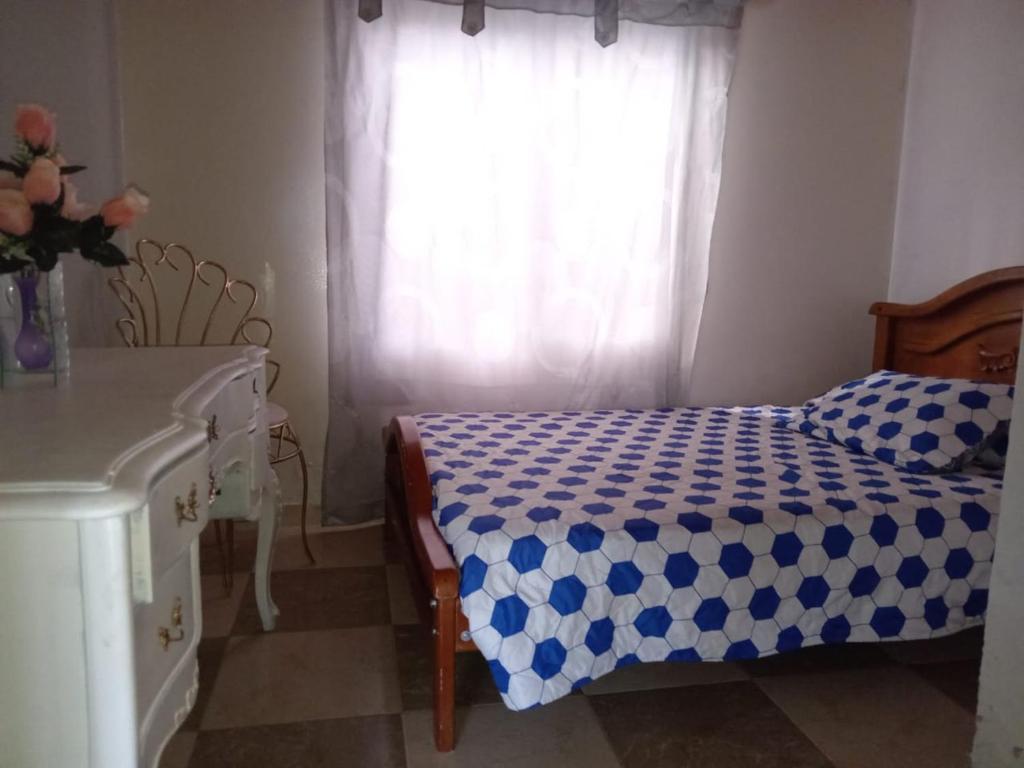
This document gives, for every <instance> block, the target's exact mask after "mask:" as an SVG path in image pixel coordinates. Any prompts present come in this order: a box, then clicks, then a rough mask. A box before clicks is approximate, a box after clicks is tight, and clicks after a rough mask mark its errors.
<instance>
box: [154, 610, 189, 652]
mask: <svg viewBox="0 0 1024 768" xmlns="http://www.w3.org/2000/svg"><path fill="white" fill-rule="evenodd" d="M174 630H177V634H176V635H171V632H172V631H174ZM156 636H157V637H158V638H159V639H160V647H161V648H163V649H164V650H165V651H166V650H167V648H168V646H169V645H170V644H171V643H179V642H181V641H182V640H184V639H185V630H184V628H183V627H182V626H181V598H180V597H175V598H174V605H173V606H172V607H171V628H170V629H168V628H167V627H157V630H156Z"/></svg>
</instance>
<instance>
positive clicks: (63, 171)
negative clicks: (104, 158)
mask: <svg viewBox="0 0 1024 768" xmlns="http://www.w3.org/2000/svg"><path fill="white" fill-rule="evenodd" d="M85 169H86V166H84V165H62V166H61V167H60V175H61V176H71V175H73V174H75V173H81V172H82V171H84V170H85Z"/></svg>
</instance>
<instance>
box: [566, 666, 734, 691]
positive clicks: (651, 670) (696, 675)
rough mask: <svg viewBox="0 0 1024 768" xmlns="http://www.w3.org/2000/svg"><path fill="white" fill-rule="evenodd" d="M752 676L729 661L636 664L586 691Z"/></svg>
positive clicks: (706, 682) (674, 685)
mask: <svg viewBox="0 0 1024 768" xmlns="http://www.w3.org/2000/svg"><path fill="white" fill-rule="evenodd" d="M748 677H749V676H748V675H747V673H746V672H744V671H743V669H742V668H741V667H740V666H739V665H737V664H730V663H728V662H722V663H717V662H715V663H711V662H708V663H703V664H688V663H684V662H678V663H673V662H663V663H661V664H633V665H632V666H629V667H624V668H623V669H617V670H615V671H614V672H612V673H611V674H608V675H605V676H604V677H602V678H600V679H598V680H596V681H594V682H593V683H590V685H587V686H586V687H584V688H583V689H582V690H583V693H585V694H586V695H588V696H598V695H602V694H606V693H622V692H624V691H649V690H653V689H655V688H677V687H682V686H687V685H709V684H713V683H731V682H734V681H736V680H746V679H747V678H748Z"/></svg>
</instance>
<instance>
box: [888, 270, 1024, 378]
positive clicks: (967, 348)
mask: <svg viewBox="0 0 1024 768" xmlns="http://www.w3.org/2000/svg"><path fill="white" fill-rule="evenodd" d="M1022 309H1024V266H1021V267H1007V268H1006V269H996V270H993V271H992V272H985V273H983V274H980V275H976V276H975V277H972V278H971V279H970V280H965V281H964V282H962V283H959V284H958V285H954V286H953V287H952V288H950V289H949V290H947V291H944V292H943V293H940V294H939V295H938V296H936V297H935V298H934V299H931V300H929V301H926V302H923V303H921V304H891V303H888V302H879V303H877V304H873V305H872V306H871V314H872V315H874V316H875V317H876V318H877V320H876V325H875V357H874V367H875V370H878V369H880V368H887V369H889V370H894V371H901V372H904V373H914V374H918V375H921V376H945V377H951V378H962V379H978V380H982V381H992V382H999V383H1002V384H1012V383H1013V382H1014V379H1015V378H1016V375H1017V350H1018V348H1019V346H1020V333H1021V315H1022Z"/></svg>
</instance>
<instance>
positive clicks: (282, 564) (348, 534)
mask: <svg viewBox="0 0 1024 768" xmlns="http://www.w3.org/2000/svg"><path fill="white" fill-rule="evenodd" d="M306 533H307V538H308V539H309V548H310V550H311V551H312V553H313V558H314V559H315V560H316V562H315V563H311V562H309V558H308V557H307V556H306V550H305V549H304V548H303V546H302V529H301V528H300V527H299V526H297V525H283V526H281V527H280V528H278V530H277V538H276V541H275V542H274V563H273V569H274V570H275V571H293V570H307V569H315V568H344V567H349V566H362V565H383V564H384V536H383V527H382V526H379V525H378V526H373V527H371V528H360V529H358V530H354V531H346V530H342V529H339V528H337V527H334V528H321V527H320V526H318V525H317V526H310V527H309V528H308V530H307V531H306ZM256 542H257V528H256V525H255V524H254V523H246V522H239V523H236V524H235V550H234V552H235V555H234V569H235V571H239V572H248V571H250V570H252V567H253V563H254V562H255V561H256ZM205 554H206V563H207V565H208V566H210V567H209V568H208V570H210V572H213V570H214V568H213V567H212V566H214V565H215V566H216V572H217V573H219V572H220V570H221V568H220V561H219V559H217V560H216V562H214V558H219V555H218V554H217V550H216V546H215V544H210V543H207V545H206V550H205Z"/></svg>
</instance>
